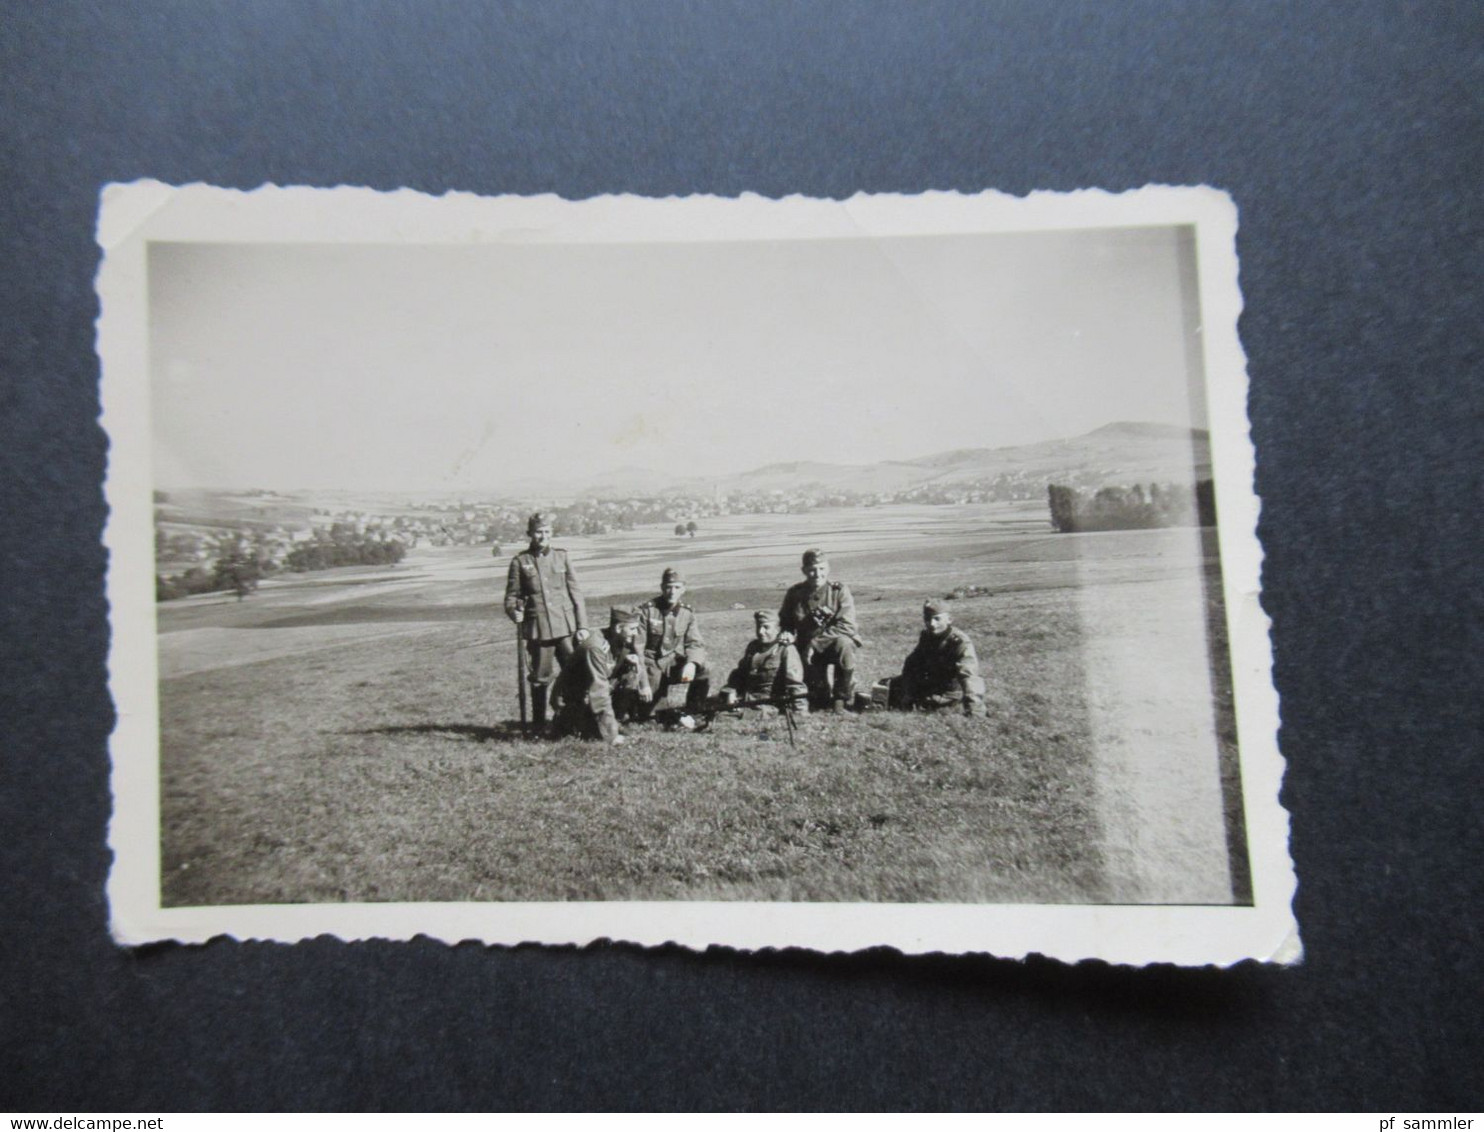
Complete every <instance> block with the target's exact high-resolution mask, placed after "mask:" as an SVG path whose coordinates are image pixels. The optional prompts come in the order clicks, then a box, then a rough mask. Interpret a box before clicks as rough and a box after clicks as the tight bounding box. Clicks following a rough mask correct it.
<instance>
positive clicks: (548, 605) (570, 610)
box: [505, 547, 587, 691]
mask: <svg viewBox="0 0 1484 1132" xmlns="http://www.w3.org/2000/svg"><path fill="white" fill-rule="evenodd" d="M522 609H523V610H524V614H522V612H521V611H522ZM505 613H506V614H507V615H508V616H509V617H510V618H511V619H515V618H516V617H520V619H521V620H520V626H519V632H520V635H521V638H522V639H523V640H524V641H525V642H526V651H527V653H528V654H529V655H530V658H531V671H530V681H531V683H532V684H534V685H536V686H537V690H538V691H539V690H540V689H542V688H544V687H545V686H546V685H548V684H550V683H551V680H552V678H553V677H554V676H555V675H556V670H557V666H558V664H566V663H567V659H568V657H570V656H571V654H572V635H573V634H574V633H576V632H577V630H579V629H584V628H586V627H587V607H586V606H585V605H584V604H583V601H582V587H581V586H580V585H579V584H578V582H577V574H576V573H575V572H574V571H573V569H572V564H571V563H570V562H569V561H567V552H566V551H565V550H562V549H560V548H558V547H547V548H546V549H545V550H542V551H535V550H523V551H521V552H520V553H519V554H517V555H516V556H515V557H514V558H512V559H511V560H510V571H509V573H508V574H506V576H505Z"/></svg>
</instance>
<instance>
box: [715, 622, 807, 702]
mask: <svg viewBox="0 0 1484 1132" xmlns="http://www.w3.org/2000/svg"><path fill="white" fill-rule="evenodd" d="M752 619H753V623H754V625H755V629H754V634H755V635H754V639H753V640H751V641H749V642H748V643H747V649H746V651H744V652H743V653H742V659H741V660H739V661H738V662H737V667H736V668H734V669H732V674H731V675H730V676H728V677H727V683H726V688H725V692H726V702H727V706H731V705H733V704H736V703H738V702H739V701H740V702H741V703H742V704H743V705H744V706H749V707H750V706H754V705H769V706H772V707H775V708H786V709H787V710H789V711H794V712H798V713H800V714H805V715H807V714H808V712H809V690H808V687H807V686H806V685H805V683H804V662H803V661H801V660H800V659H799V654H798V651H797V650H796V649H795V648H794V647H793V646H792V645H791V644H789V643H788V642H786V641H781V640H779V639H778V614H776V613H774V612H773V611H772V610H771V609H760V610H758V611H757V612H756V613H754V614H753V615H752Z"/></svg>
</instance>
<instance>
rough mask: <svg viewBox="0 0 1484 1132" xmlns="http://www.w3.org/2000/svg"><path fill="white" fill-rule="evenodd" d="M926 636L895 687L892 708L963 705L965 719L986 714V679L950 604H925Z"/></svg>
mask: <svg viewBox="0 0 1484 1132" xmlns="http://www.w3.org/2000/svg"><path fill="white" fill-rule="evenodd" d="M922 622H923V630H922V635H921V636H920V637H918V638H917V647H916V648H915V649H913V650H912V652H911V653H910V654H909V655H908V657H907V660H906V662H905V663H904V664H903V665H902V674H901V676H899V677H897V679H895V680H893V681H892V684H891V698H890V705H891V706H892V707H894V708H897V709H899V710H902V711H936V710H938V709H939V708H953V707H962V708H963V710H964V714H965V715H972V716H982V715H983V714H984V681H983V679H981V678H980V676H979V658H978V656H976V655H975V653H974V642H973V641H971V640H969V637H968V634H967V633H965V632H964V631H963V630H962V629H956V628H954V626H953V620H952V618H951V616H950V615H949V612H948V605H947V603H946V602H942V601H939V600H937V599H936V598H931V599H929V600H928V601H926V602H924V603H923V606H922Z"/></svg>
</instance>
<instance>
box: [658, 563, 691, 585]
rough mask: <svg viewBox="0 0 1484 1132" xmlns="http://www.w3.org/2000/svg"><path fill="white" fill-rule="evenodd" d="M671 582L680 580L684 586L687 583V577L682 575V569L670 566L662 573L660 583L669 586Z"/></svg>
mask: <svg viewBox="0 0 1484 1132" xmlns="http://www.w3.org/2000/svg"><path fill="white" fill-rule="evenodd" d="M671 582H679V583H680V584H681V585H682V586H683V585H685V579H684V578H682V577H681V576H680V571H679V570H677V569H675V567H673V566H670V567H668V568H667V569H666V570H665V572H664V573H663V574H661V575H660V585H662V586H668V585H669V584H670V583H671Z"/></svg>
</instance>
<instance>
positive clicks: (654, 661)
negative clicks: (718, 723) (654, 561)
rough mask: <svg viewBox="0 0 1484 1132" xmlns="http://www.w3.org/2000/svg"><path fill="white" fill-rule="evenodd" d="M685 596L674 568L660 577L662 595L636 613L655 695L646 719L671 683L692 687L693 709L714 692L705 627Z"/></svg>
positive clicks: (687, 699)
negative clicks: (703, 629)
mask: <svg viewBox="0 0 1484 1132" xmlns="http://www.w3.org/2000/svg"><path fill="white" fill-rule="evenodd" d="M684 594H685V579H684V578H682V577H681V576H680V571H679V570H676V569H675V568H673V567H671V568H670V569H668V570H666V571H665V572H664V574H663V575H661V577H660V594H659V596H658V597H652V598H650V599H649V600H648V601H646V602H645V603H644V604H643V605H641V606H639V607H638V608H637V609H635V610H634V616H635V618H637V619H638V621H639V629H640V632H641V633H642V634H643V636H644V667H645V668H646V670H647V671H648V674H649V686H650V688H651V689H652V690H653V694H654V699H653V700H652V701H651V702H650V703H648V704H645V705H643V706H642V707H641V711H642V714H643V715H644V717H645V718H647V717H648V716H649V714H650V712H651V711H652V709H653V706H654V703H655V702H656V701H658V700H659V699H661V698H662V697H663V696H664V694H665V692H666V691H667V690H668V689H669V687H670V685H671V684H689V685H690V690H689V691H688V692H687V693H686V697H685V703H686V706H687V707H689V708H692V709H699V708H702V707H704V706H705V704H706V695H707V693H708V692H709V691H710V690H711V673H710V670H709V669H708V668H707V667H706V645H705V643H704V642H703V641H702V640H701V627H700V626H699V625H698V624H696V611H695V610H694V609H692V608H691V607H690V606H689V605H687V604H686V603H685V602H683V601H681V600H680V599H681V597H682V596H683V595H684Z"/></svg>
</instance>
